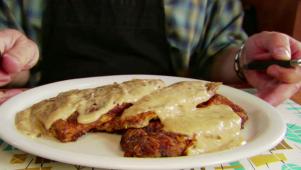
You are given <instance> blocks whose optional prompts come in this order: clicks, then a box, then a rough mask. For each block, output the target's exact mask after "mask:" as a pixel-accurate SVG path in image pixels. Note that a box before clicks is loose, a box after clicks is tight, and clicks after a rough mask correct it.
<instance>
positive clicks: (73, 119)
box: [50, 103, 131, 142]
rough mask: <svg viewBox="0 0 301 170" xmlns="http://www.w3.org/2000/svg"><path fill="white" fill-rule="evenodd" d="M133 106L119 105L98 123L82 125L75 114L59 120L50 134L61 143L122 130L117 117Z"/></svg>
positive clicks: (52, 127)
mask: <svg viewBox="0 0 301 170" xmlns="http://www.w3.org/2000/svg"><path fill="white" fill-rule="evenodd" d="M130 106H131V104H128V103H127V104H122V105H117V106H116V107H115V108H113V109H112V110H110V111H109V112H108V113H106V114H105V115H103V116H101V117H100V118H99V119H98V120H97V121H95V122H92V123H88V124H81V123H78V122H77V117H78V113H74V114H73V115H72V116H70V117H69V118H68V119H67V120H61V119H60V120H57V121H56V122H55V123H53V125H52V126H51V128H50V133H51V134H52V135H53V136H54V137H56V138H57V139H58V140H60V141H61V142H71V141H76V140H77V139H78V138H79V137H80V136H82V135H84V134H86V133H87V132H91V131H106V132H112V131H117V130H119V129H121V127H120V123H119V120H118V119H117V117H119V116H120V115H121V113H122V112H123V111H124V110H125V109H126V108H128V107H130Z"/></svg>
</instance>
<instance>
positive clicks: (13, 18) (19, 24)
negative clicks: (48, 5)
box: [0, 0, 44, 44]
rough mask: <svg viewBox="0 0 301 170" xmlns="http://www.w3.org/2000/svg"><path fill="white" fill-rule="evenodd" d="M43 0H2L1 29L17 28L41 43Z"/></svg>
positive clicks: (0, 0) (0, 6)
mask: <svg viewBox="0 0 301 170" xmlns="http://www.w3.org/2000/svg"><path fill="white" fill-rule="evenodd" d="M43 6H44V3H43V0H0V29H6V28H11V29H17V30H19V31H21V32H23V33H24V34H26V35H27V37H29V38H30V39H32V40H33V41H35V42H36V43H38V44H39V43H40V32H41V25H42V24H41V23H42V12H43V8H44V7H43Z"/></svg>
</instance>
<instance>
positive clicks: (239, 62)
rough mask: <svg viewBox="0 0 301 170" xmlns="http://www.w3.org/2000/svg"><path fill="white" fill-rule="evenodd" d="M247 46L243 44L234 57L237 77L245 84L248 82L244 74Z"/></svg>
mask: <svg viewBox="0 0 301 170" xmlns="http://www.w3.org/2000/svg"><path fill="white" fill-rule="evenodd" d="M244 51H245V44H244V43H243V44H242V45H241V46H240V48H239V49H238V50H237V52H236V53H235V57H234V71H235V73H236V76H237V77H238V78H239V79H240V80H241V81H243V82H246V77H245V74H244V68H243V65H244V63H245V54H244Z"/></svg>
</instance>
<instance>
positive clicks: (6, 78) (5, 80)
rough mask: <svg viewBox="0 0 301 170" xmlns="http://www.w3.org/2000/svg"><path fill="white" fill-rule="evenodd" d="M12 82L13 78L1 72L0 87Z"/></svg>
mask: <svg viewBox="0 0 301 170" xmlns="http://www.w3.org/2000/svg"><path fill="white" fill-rule="evenodd" d="M10 81H11V76H10V75H9V74H7V73H5V72H3V71H1V70H0V86H4V85H6V84H8V83H9V82H10Z"/></svg>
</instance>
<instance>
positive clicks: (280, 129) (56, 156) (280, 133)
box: [0, 74, 286, 169]
mask: <svg viewBox="0 0 301 170" xmlns="http://www.w3.org/2000/svg"><path fill="white" fill-rule="evenodd" d="M133 78H146V79H149V78H156V79H162V80H163V81H166V79H172V80H176V81H182V80H193V81H195V80H196V81H199V80H198V79H191V78H183V77H175V76H161V75H144V74H133V75H112V76H99V77H89V78H79V79H70V80H64V81H60V82H54V83H50V84H46V85H42V86H38V87H35V88H32V89H29V90H27V91H25V92H23V93H21V94H19V95H17V96H15V97H13V98H11V99H9V100H8V101H7V102H5V103H3V105H1V106H0V113H2V112H3V110H4V111H5V109H6V108H7V107H10V106H11V105H13V102H15V101H18V100H21V99H22V97H24V96H27V95H29V94H31V93H34V92H35V91H40V90H41V89H48V88H49V89H51V88H53V87H56V86H60V85H64V84H70V83H71V84H70V85H71V86H72V83H73V84H74V83H75V82H88V83H87V84H81V87H82V86H89V84H90V86H91V83H89V82H92V81H93V80H94V81H95V80H101V79H102V80H103V79H107V81H108V80H109V79H113V80H114V81H116V79H119V80H120V81H124V79H127V80H129V79H133ZM121 79H122V80H121ZM92 86H93V85H92ZM221 89H224V90H227V89H228V90H230V91H233V92H235V93H239V94H241V95H242V98H243V97H245V96H247V97H248V98H249V99H251V100H252V101H255V103H256V102H257V104H261V105H264V106H265V108H264V109H268V110H269V111H270V112H273V115H272V114H271V113H270V112H268V114H267V115H266V116H268V119H270V120H272V122H273V123H272V124H271V125H270V126H272V127H273V128H276V130H275V129H271V127H270V128H269V129H267V131H266V133H268V134H271V132H272V133H274V136H267V135H266V136H264V137H265V139H270V140H271V142H270V143H268V144H267V143H261V142H262V140H260V141H256V139H255V141H253V143H248V144H247V145H244V146H241V147H237V148H234V149H231V150H226V151H220V152H214V153H206V154H202V155H197V156H184V157H169V158H125V157H108V156H96V157H98V158H99V159H101V161H97V160H95V156H91V155H87V154H82V153H75V156H80V157H81V159H79V160H78V159H77V160H75V159H69V157H70V156H72V155H73V156H74V153H72V152H70V151H61V150H58V149H55V148H51V147H48V146H46V148H45V146H44V145H43V144H39V143H38V144H37V143H36V144H37V146H39V147H38V148H42V149H43V148H44V149H49V150H50V151H52V152H54V153H51V154H49V151H47V154H46V152H41V151H40V150H39V149H38V150H32V147H31V144H32V143H31V141H24V142H25V143H24V142H20V139H22V138H23V139H24V138H28V137H27V136H24V135H23V134H21V133H19V132H17V129H16V128H14V129H13V131H14V132H17V133H15V134H8V133H5V132H6V130H12V129H9V127H3V126H4V125H6V124H5V123H4V124H3V123H1V124H0V138H1V139H2V140H3V141H5V142H6V143H8V144H10V145H12V146H13V147H16V148H18V149H20V150H22V151H25V152H27V153H30V154H33V155H36V156H40V157H44V158H47V159H51V160H55V161H58V162H64V163H68V164H75V165H83V166H88V167H95V168H113V169H182V168H192V167H201V166H209V165H214V164H218V163H225V162H231V161H236V160H240V159H244V158H246V157H251V156H254V155H256V154H259V153H261V152H264V151H266V150H268V149H270V148H272V147H274V146H276V145H277V144H278V143H279V142H280V141H281V140H282V139H283V138H284V136H285V132H286V126H285V122H284V120H283V119H282V118H281V115H280V113H279V111H278V110H276V109H275V108H274V107H273V106H271V105H269V104H268V103H266V102H265V101H263V100H261V99H259V98H257V97H255V96H254V95H251V94H248V93H247V92H244V91H242V90H239V89H235V88H233V87H229V86H226V85H222V87H221ZM46 98H47V97H46ZM15 114H16V113H15ZM15 114H14V115H13V116H15ZM4 115H5V114H0V120H5V119H3V118H5V117H6V118H8V117H9V116H4ZM10 116H12V115H10ZM275 122H276V123H275ZM276 124H278V125H279V126H276ZM13 126H14V125H13ZM14 127H15V126H14ZM275 132H276V133H275ZM13 135H15V136H13ZM32 142H33V143H34V141H32ZM256 143H257V145H256ZM250 144H252V145H255V146H257V150H256V149H255V150H250V151H248V152H247V153H246V152H245V150H244V148H245V147H246V146H249V147H252V146H250ZM258 144H260V145H258ZM40 145H41V146H40ZM255 146H253V147H255ZM217 153H218V155H219V157H221V158H223V161H220V160H215V159H213V158H214V156H215V155H217ZM233 153H234V154H233ZM235 153H236V154H235ZM237 153H239V154H237ZM70 154H71V155H70ZM229 154H232V157H229V156H228V155H229ZM60 155H65V158H63V159H62V158H60ZM69 155H70V156H69ZM241 155H243V156H241ZM66 158H67V159H66ZM137 160H139V161H138V162H137ZM187 160H188V162H189V163H186V162H187ZM75 161H76V162H75ZM116 161H117V162H119V163H115V164H114V163H113V162H116ZM154 161H155V163H154ZM107 162H112V163H113V164H109V165H108V164H107ZM145 164H147V166H145ZM162 165H164V167H162Z"/></svg>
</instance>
